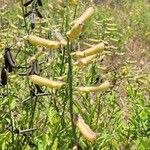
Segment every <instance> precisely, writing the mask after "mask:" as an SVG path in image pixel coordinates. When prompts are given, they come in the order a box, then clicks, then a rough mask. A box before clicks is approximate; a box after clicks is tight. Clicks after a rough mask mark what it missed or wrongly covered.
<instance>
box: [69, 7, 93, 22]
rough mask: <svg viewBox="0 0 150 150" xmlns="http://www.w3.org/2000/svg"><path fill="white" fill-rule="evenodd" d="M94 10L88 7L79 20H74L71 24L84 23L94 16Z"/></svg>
mask: <svg viewBox="0 0 150 150" xmlns="http://www.w3.org/2000/svg"><path fill="white" fill-rule="evenodd" d="M94 12H95V9H94V7H89V8H88V9H87V10H86V11H85V12H84V13H83V14H82V15H81V16H80V17H79V18H77V19H76V20H74V21H73V22H72V23H71V24H75V23H78V22H83V23H84V22H85V21H87V20H88V19H90V18H91V16H92V15H93V14H94Z"/></svg>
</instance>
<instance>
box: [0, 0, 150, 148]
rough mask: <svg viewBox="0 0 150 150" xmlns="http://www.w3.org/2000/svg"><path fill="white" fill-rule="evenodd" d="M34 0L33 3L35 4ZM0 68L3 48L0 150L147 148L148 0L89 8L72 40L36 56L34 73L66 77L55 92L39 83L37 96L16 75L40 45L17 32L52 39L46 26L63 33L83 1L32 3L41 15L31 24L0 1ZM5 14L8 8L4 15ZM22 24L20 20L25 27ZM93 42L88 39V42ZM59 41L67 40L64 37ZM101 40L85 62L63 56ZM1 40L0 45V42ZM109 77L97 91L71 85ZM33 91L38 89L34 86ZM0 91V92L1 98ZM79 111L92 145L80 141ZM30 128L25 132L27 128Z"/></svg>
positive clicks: (149, 95)
mask: <svg viewBox="0 0 150 150" xmlns="http://www.w3.org/2000/svg"><path fill="white" fill-rule="evenodd" d="M35 2H36V1H35ZM4 3H6V7H5V8H3V9H0V14H1V15H0V20H1V21H0V22H1V24H0V26H1V31H0V35H1V39H0V44H1V45H0V54H1V55H2V58H1V57H0V65H1V67H2V65H3V63H4V60H3V54H4V51H5V47H8V46H11V49H12V50H11V52H12V54H13V57H14V58H15V61H16V64H17V66H22V68H15V69H14V71H13V72H11V73H7V76H8V83H7V85H6V86H1V87H0V97H1V98H0V99H1V101H0V105H1V108H0V149H2V150H5V149H10V150H11V149H15V150H16V149H18V150H21V149H23V150H24V149H25V150H30V149H35V150H36V149H37V150H38V149H40V150H48V149H52V150H61V149H65V150H68V149H73V147H74V148H75V146H77V147H78V149H80V148H82V149H85V150H87V149H89V150H100V149H102V150H107V149H116V150H118V149H121V150H124V149H131V150H148V149H149V147H150V141H149V138H150V130H149V129H150V128H149V126H150V105H149V100H150V90H149V89H150V74H149V72H150V53H149V52H150V49H149V42H150V34H149V33H150V28H149V26H148V24H149V23H150V19H149V18H150V4H149V2H148V1H144V0H141V1H129V0H122V1H120V3H118V1H117V0H110V1H106V2H105V1H104V2H103V3H102V4H101V3H100V4H97V5H96V11H95V14H94V15H93V16H92V17H91V19H89V20H88V21H87V22H86V23H85V24H84V29H83V31H82V33H81V35H80V37H78V38H76V40H75V41H73V42H69V41H68V45H67V46H62V47H60V48H58V49H46V48H45V50H44V52H43V54H42V55H41V56H40V57H38V59H37V60H36V61H37V63H38V66H39V70H40V76H42V77H45V78H48V79H51V80H61V81H64V82H66V85H65V86H63V87H62V88H61V89H59V90H55V89H51V88H48V87H45V86H40V89H41V90H42V92H44V93H40V94H41V95H42V96H37V95H38V94H39V89H38V88H37V87H36V86H35V85H34V84H33V83H32V82H31V81H30V80H29V78H28V77H27V75H21V74H22V73H26V72H27V73H29V72H31V67H30V68H28V66H29V65H30V66H32V67H33V64H32V63H28V60H29V59H30V58H31V57H33V56H34V55H35V54H36V53H37V52H39V51H40V50H41V49H42V48H41V47H39V46H34V45H32V44H30V43H29V42H28V41H26V40H24V39H23V37H24V36H25V35H27V33H28V32H29V33H30V34H33V35H36V36H40V37H42V38H46V39H50V40H57V39H56V38H55V36H54V35H53V31H54V29H58V30H59V32H60V33H61V34H62V35H63V36H64V37H66V32H67V31H69V30H70V29H71V27H72V26H71V25H70V22H72V21H73V20H74V18H77V17H79V16H80V15H81V14H82V13H83V12H84V11H85V9H86V8H88V7H89V6H91V5H94V4H93V3H92V2H90V1H85V2H84V1H83V2H78V5H77V7H76V6H70V5H69V4H68V3H67V1H65V2H64V5H63V6H62V7H61V6H59V5H58V3H56V1H51V2H50V1H48V0H47V1H45V3H43V6H42V7H38V10H39V12H40V13H41V14H42V15H43V18H42V19H39V18H38V17H36V21H35V29H33V30H32V29H31V27H30V24H31V20H30V18H28V17H27V18H25V20H24V19H21V18H19V17H18V15H20V16H22V15H23V12H22V9H23V10H24V11H25V13H26V12H28V11H30V10H32V9H33V8H32V7H27V9H25V8H24V7H22V4H21V3H20V2H16V3H11V2H10V1H9V2H6V1H5V2H3V3H2V4H1V3H0V7H1V6H2V5H3V6H4ZM23 3H24V1H23ZM12 12H13V13H12ZM25 22H26V24H25ZM93 39H94V40H93ZM66 40H67V38H66ZM99 42H104V43H105V44H106V45H107V49H106V50H105V51H103V52H102V53H101V54H99V55H98V56H97V57H96V59H93V60H92V61H91V62H90V63H89V64H88V65H87V66H86V67H84V68H80V67H79V66H78V65H74V63H75V62H76V58H75V57H74V56H72V55H71V53H72V52H75V51H77V50H84V49H87V48H88V46H87V45H85V43H88V44H90V45H95V44H98V43H99ZM3 45H4V46H5V47H3ZM106 80H109V82H110V83H111V87H110V88H109V89H107V90H106V91H104V92H98V93H80V92H78V91H77V90H76V87H80V86H98V85H100V84H102V83H103V82H104V81H106ZM40 92H41V91H40ZM4 94H7V95H6V96H4ZM76 115H80V116H82V118H83V120H84V122H85V123H86V124H87V125H88V126H89V127H90V129H91V130H92V131H93V132H95V133H98V136H97V138H96V140H94V141H93V142H90V141H88V140H87V139H86V138H84V135H83V134H82V133H81V131H80V128H78V126H76V123H75V121H74V118H75V117H76ZM26 129H27V130H26ZM30 130H31V131H30Z"/></svg>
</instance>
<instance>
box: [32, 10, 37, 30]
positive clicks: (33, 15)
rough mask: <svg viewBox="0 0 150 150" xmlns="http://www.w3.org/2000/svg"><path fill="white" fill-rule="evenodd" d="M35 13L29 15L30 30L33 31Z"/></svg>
mask: <svg viewBox="0 0 150 150" xmlns="http://www.w3.org/2000/svg"><path fill="white" fill-rule="evenodd" d="M35 18H36V16H35V13H34V12H33V13H32V15H31V29H32V30H33V29H34V28H35Z"/></svg>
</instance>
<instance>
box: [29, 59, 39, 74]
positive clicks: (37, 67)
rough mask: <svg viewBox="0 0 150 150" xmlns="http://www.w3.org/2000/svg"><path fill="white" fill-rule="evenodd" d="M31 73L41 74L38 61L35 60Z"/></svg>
mask: <svg viewBox="0 0 150 150" xmlns="http://www.w3.org/2000/svg"><path fill="white" fill-rule="evenodd" d="M29 74H31V75H32V74H36V75H39V74H40V70H39V64H38V62H37V61H34V62H33V63H32V69H31V72H30V73H29Z"/></svg>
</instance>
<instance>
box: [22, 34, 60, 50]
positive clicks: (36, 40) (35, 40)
mask: <svg viewBox="0 0 150 150" xmlns="http://www.w3.org/2000/svg"><path fill="white" fill-rule="evenodd" d="M25 38H26V39H27V40H28V41H29V42H30V43H31V44H33V45H39V46H45V47H47V48H59V47H60V42H58V41H50V40H47V39H44V38H40V37H37V36H34V35H28V36H26V37H25Z"/></svg>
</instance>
